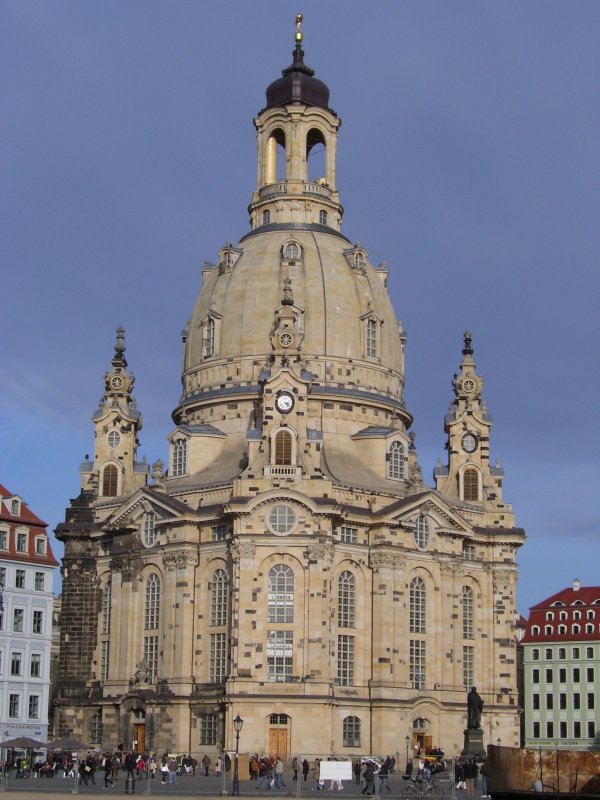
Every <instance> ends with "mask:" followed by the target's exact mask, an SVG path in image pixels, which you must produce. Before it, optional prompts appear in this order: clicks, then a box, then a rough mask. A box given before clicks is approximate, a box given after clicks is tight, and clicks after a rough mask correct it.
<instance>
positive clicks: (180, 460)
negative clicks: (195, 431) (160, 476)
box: [173, 439, 187, 478]
mask: <svg viewBox="0 0 600 800" xmlns="http://www.w3.org/2000/svg"><path fill="white" fill-rule="evenodd" d="M186 470H187V440H186V439H177V440H176V441H175V442H173V477H174V478H177V477H178V476H181V475H185V472H186Z"/></svg>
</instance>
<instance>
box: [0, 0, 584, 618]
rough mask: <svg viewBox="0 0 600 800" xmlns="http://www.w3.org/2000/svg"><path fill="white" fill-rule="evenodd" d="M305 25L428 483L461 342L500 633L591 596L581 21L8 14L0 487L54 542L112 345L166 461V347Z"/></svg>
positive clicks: (22, 3) (425, 9) (352, 232)
mask: <svg viewBox="0 0 600 800" xmlns="http://www.w3.org/2000/svg"><path fill="white" fill-rule="evenodd" d="M299 10H301V11H303V13H304V16H305V22H304V34H305V51H306V61H307V63H308V64H309V65H310V66H311V67H313V68H314V69H315V70H316V72H317V76H318V77H319V78H321V79H322V80H324V81H325V82H326V83H327V84H328V86H329V87H330V91H331V105H332V107H333V108H334V109H335V110H336V111H337V112H338V114H339V115H340V116H341V118H342V120H343V125H342V128H341V131H340V143H339V154H338V170H337V175H338V188H339V190H340V193H341V197H342V202H343V204H344V207H345V209H346V213H345V217H344V228H343V230H344V233H345V234H346V235H347V236H348V237H349V238H350V239H351V240H352V241H360V242H361V244H363V245H364V246H365V247H366V249H367V251H368V253H369V257H370V259H371V261H372V262H374V263H379V262H380V261H381V260H384V259H385V260H386V261H387V262H388V264H389V267H390V292H391V295H392V299H393V302H394V306H395V308H396V313H397V315H398V317H399V318H400V319H401V320H402V321H403V323H404V326H405V328H406V330H407V333H408V349H407V359H406V374H407V403H408V406H409V408H410V410H411V411H412V413H413V414H414V417H415V422H414V426H413V429H414V430H415V432H416V436H417V439H416V442H417V447H418V451H419V458H420V462H421V465H422V467H423V472H424V475H425V477H426V479H427V480H428V482H429V483H430V484H431V483H432V481H431V472H432V469H433V466H434V465H435V461H436V459H437V458H438V456H440V457H442V458H443V457H444V448H443V445H444V433H443V418H444V414H445V413H446V411H447V408H448V403H449V401H450V399H451V383H450V382H451V379H452V375H453V373H454V372H455V371H456V369H457V368H458V364H459V361H460V350H461V345H462V333H463V331H464V330H465V329H466V328H469V329H471V330H472V332H473V345H474V349H475V357H476V360H477V363H478V367H479V371H480V373H481V374H483V376H484V379H485V388H484V395H485V398H486V400H487V403H488V408H489V411H490V412H491V414H492V415H493V417H494V421H495V424H494V428H493V430H492V445H491V447H492V457H493V458H494V459H495V458H499V459H500V460H501V462H502V464H503V466H504V467H505V470H506V480H505V488H504V495H505V499H506V500H508V501H509V502H511V503H512V504H513V508H514V511H515V513H516V518H517V524H519V525H521V526H523V527H524V528H525V529H526V531H527V534H528V540H527V543H526V544H525V546H524V547H523V548H522V550H521V551H520V554H519V564H520V582H519V593H518V600H519V602H518V605H519V610H520V611H521V612H522V613H527V609H528V607H529V606H530V605H532V604H534V603H536V602H538V601H540V600H541V599H543V598H545V597H547V596H549V595H551V594H553V593H554V592H556V591H558V590H559V589H561V588H563V587H564V586H566V585H569V584H570V582H571V581H572V579H573V578H575V577H578V578H580V579H581V580H582V582H583V583H584V584H586V585H590V584H598V583H599V582H600V581H599V579H598V568H597V564H598V554H599V550H600V548H599V547H598V534H599V531H600V524H599V523H600V509H599V500H598V497H599V493H598V486H599V485H600V466H599V458H598V452H599V436H598V420H597V407H598V397H599V395H600V379H599V370H598V354H597V350H598V336H597V326H598V316H599V315H598V300H599V286H600V280H599V277H598V270H599V268H600V263H599V255H600V224H599V213H598V212H599V209H600V135H599V132H600V93H599V92H598V75H599V74H600V48H599V47H598V42H599V41H600V3H598V2H596V0H593V1H590V2H585V1H584V0H573V2H570V3H566V2H556V1H555V0H543V2H540V1H537V0H529V2H527V3H523V2H520V1H519V2H512V1H511V0H503V2H495V3H494V2H485V1H483V2H482V1H480V0H478V1H477V2H475V0H473V1H472V2H446V0H444V1H443V2H442V0H439V2H437V1H433V0H432V1H431V2H383V0H379V2H372V3H365V2H364V1H361V2H358V1H355V0H343V2H342V0H337V1H336V0H330V2H327V3H323V2H317V0H306V1H305V2H303V3H301V4H300V5H298V7H296V5H292V4H290V3H287V2H281V0H277V1H276V0H272V1H267V0H257V1H256V2H253V3H248V2H242V1H241V0H228V2H226V3H225V2H216V1H215V2H210V1H207V2H194V1H192V0H160V1H159V0H143V2H142V0H135V1H134V0H103V2H101V3H97V2H91V0H72V1H71V2H68V1H67V0H53V2H48V0H3V3H2V5H1V6H0V23H1V24H0V71H1V73H2V74H3V75H4V77H5V80H4V81H2V82H1V84H0V106H1V107H2V109H3V114H2V121H1V122H0V126H1V127H0V140H1V141H2V147H1V149H0V169H1V174H0V215H1V219H2V224H1V226H0V254H1V258H2V280H1V282H0V296H1V297H2V323H3V325H2V329H3V337H2V342H3V347H2V366H3V369H2V384H1V385H2V391H1V393H0V481H1V482H3V483H4V484H5V485H7V486H8V488H9V489H10V490H11V491H14V492H16V493H19V494H20V495H21V496H23V497H24V499H25V500H26V501H27V502H28V503H29V505H30V506H31V508H32V510H33V511H34V512H35V513H37V514H38V515H39V516H41V517H42V518H44V519H45V520H46V521H47V522H48V523H49V524H50V526H51V527H52V528H53V527H55V526H56V524H57V523H58V522H59V521H60V520H61V519H62V517H63V513H64V507H65V505H66V504H67V503H68V500H69V498H71V497H75V496H76V495H77V494H78V491H79V475H78V466H79V462H80V461H81V460H82V459H83V456H84V455H85V453H89V452H92V451H93V431H92V425H91V422H90V417H91V414H92V412H93V411H94V409H95V407H96V405H97V402H98V398H99V397H100V395H101V393H102V390H103V375H104V372H105V370H106V369H107V368H108V366H109V362H110V358H111V356H112V352H113V342H114V330H115V328H116V327H117V325H124V326H125V328H126V331H127V334H126V341H127V358H128V360H129V364H130V367H131V369H132V370H133V371H134V373H135V374H136V396H137V399H138V406H139V408H140V410H141V412H142V415H143V419H144V429H143V430H142V433H141V448H140V455H141V454H144V453H145V454H147V456H148V460H149V461H153V460H155V459H156V458H158V457H161V458H163V459H165V457H166V452H167V447H166V441H165V436H166V435H167V433H169V431H170V429H171V418H170V413H171V410H172V409H173V408H174V407H175V406H176V404H177V400H178V397H179V392H180V365H181V344H180V341H181V340H180V331H181V329H182V328H183V326H184V324H185V323H186V321H187V319H188V318H189V316H190V314H191V310H192V306H193V301H194V298H195V296H196V294H197V292H198V291H199V288H200V270H201V265H202V262H203V261H204V259H205V258H208V259H209V260H211V261H214V259H215V256H216V253H217V250H218V249H219V247H220V246H221V245H223V244H224V243H225V241H226V240H231V241H233V242H235V241H236V240H238V239H239V238H240V237H241V236H243V235H244V233H246V232H247V230H248V221H247V213H246V207H247V204H248V202H249V200H250V197H251V193H252V191H253V189H254V186H255V181H256V145H255V138H254V128H253V125H252V118H253V116H254V115H255V114H256V113H257V112H258V111H259V110H260V109H261V108H262V107H263V106H264V90H265V88H266V86H267V85H268V84H269V83H270V82H271V81H272V80H274V79H275V78H276V77H278V75H279V74H280V71H281V69H282V68H284V67H286V66H287V65H288V64H289V62H290V61H291V50H292V47H293V32H294V25H293V21H294V16H295V13H296V12H297V11H299ZM57 551H58V554H59V555H60V548H59V547H57Z"/></svg>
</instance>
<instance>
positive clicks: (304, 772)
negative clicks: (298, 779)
mask: <svg viewBox="0 0 600 800" xmlns="http://www.w3.org/2000/svg"><path fill="white" fill-rule="evenodd" d="M309 769H310V765H309V763H308V759H306V758H305V759H304V761H303V762H302V775H303V777H304V780H305V781H306V779H307V777H308V771H309Z"/></svg>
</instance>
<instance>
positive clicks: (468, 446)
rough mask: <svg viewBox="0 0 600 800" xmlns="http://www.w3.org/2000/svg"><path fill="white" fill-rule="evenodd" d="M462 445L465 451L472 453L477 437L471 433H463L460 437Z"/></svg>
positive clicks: (475, 447) (475, 446)
mask: <svg viewBox="0 0 600 800" xmlns="http://www.w3.org/2000/svg"><path fill="white" fill-rule="evenodd" d="M462 447H463V450H464V451H465V452H466V453H474V452H475V450H477V438H476V437H475V436H474V435H473V434H472V433H465V435H464V436H463V438H462Z"/></svg>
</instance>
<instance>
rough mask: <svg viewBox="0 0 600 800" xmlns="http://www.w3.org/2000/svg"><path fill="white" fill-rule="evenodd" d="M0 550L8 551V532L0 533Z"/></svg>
mask: <svg viewBox="0 0 600 800" xmlns="http://www.w3.org/2000/svg"><path fill="white" fill-rule="evenodd" d="M0 550H8V532H7V531H0Z"/></svg>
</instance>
